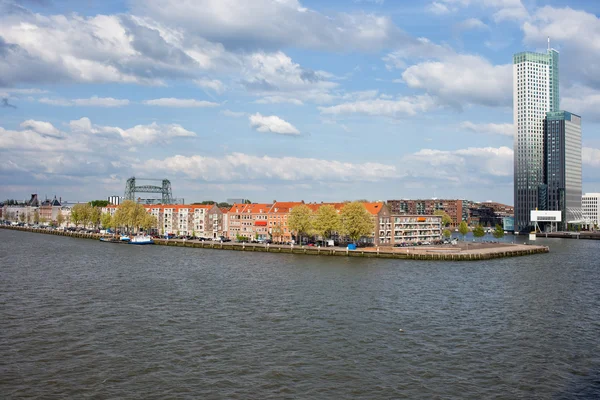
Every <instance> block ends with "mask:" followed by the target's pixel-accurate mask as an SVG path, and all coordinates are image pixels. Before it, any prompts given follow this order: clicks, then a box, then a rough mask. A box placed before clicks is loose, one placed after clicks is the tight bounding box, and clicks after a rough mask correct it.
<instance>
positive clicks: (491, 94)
mask: <svg viewBox="0 0 600 400" xmlns="http://www.w3.org/2000/svg"><path fill="white" fill-rule="evenodd" d="M599 15H600V2H598V1H587V0H574V1H558V0H552V1H546V2H544V1H539V0H538V1H535V0H436V1H430V0H424V1H408V0H407V1H405V0H394V1H392V0H331V1H315V0H310V1H309V0H305V1H300V0H252V1H247V0H196V1H192V0H152V1H147V0H130V1H125V0H123V1H117V0H102V1H100V0H60V1H59V0H20V1H16V0H0V199H7V198H15V199H26V198H29V196H30V194H32V193H37V194H38V195H39V196H40V197H41V198H44V197H46V196H47V197H53V196H55V195H56V196H57V197H62V199H65V200H70V201H87V200H92V199H105V198H107V197H108V196H111V195H121V196H122V195H123V193H124V189H125V181H126V180H127V178H129V177H132V176H135V177H136V178H138V179H140V178H155V179H165V178H166V179H169V180H170V181H171V184H172V188H173V194H174V196H175V197H178V198H184V199H185V201H186V203H191V202H194V201H201V200H208V199H212V200H217V201H224V200H226V199H227V198H247V199H250V200H252V201H256V202H271V201H273V200H279V201H289V200H304V201H343V200H353V199H369V200H388V199H401V198H411V199H417V198H433V197H436V198H463V199H469V200H474V201H487V200H494V201H499V202H502V203H506V204H513V190H512V187H513V125H512V123H513V113H512V55H513V54H514V53H516V52H519V51H545V49H546V46H547V37H548V36H550V38H551V45H552V47H553V48H555V49H557V50H558V51H559V52H560V97H561V102H560V105H561V109H565V110H567V111H570V112H572V113H575V114H578V115H581V116H582V130H583V150H582V160H583V190H584V192H600V18H599ZM140 183H141V182H140Z"/></svg>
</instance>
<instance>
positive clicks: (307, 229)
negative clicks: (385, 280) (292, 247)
mask: <svg viewBox="0 0 600 400" xmlns="http://www.w3.org/2000/svg"><path fill="white" fill-rule="evenodd" d="M287 222H288V227H289V228H290V230H291V231H292V232H295V233H296V236H298V238H299V241H300V242H301V239H302V237H303V236H308V235H318V236H320V237H321V238H323V239H330V238H331V237H332V235H333V234H334V233H336V232H337V233H338V234H340V235H345V236H348V237H349V238H350V239H351V240H352V241H354V242H356V241H357V240H358V239H360V238H361V237H363V236H369V235H371V234H372V233H373V229H374V227H375V224H374V221H373V216H372V215H371V214H370V213H369V212H368V211H367V209H366V208H365V206H364V204H362V203H360V202H357V201H355V202H352V203H347V204H345V205H344V207H342V209H341V210H340V212H339V213H338V211H337V210H336V209H335V207H334V206H332V205H330V204H326V205H322V206H321V207H319V208H318V210H317V211H316V212H313V211H312V209H311V208H310V207H308V206H307V205H305V204H301V205H299V206H295V207H293V208H292V210H291V211H290V215H289V217H288V221H287ZM282 234H283V232H281V226H276V227H274V228H273V233H272V235H273V237H278V236H280V235H282Z"/></svg>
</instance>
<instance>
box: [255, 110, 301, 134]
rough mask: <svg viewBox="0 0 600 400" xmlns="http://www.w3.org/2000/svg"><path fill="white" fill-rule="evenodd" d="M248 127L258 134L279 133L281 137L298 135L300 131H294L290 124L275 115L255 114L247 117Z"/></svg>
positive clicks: (294, 128)
mask: <svg viewBox="0 0 600 400" xmlns="http://www.w3.org/2000/svg"><path fill="white" fill-rule="evenodd" d="M249 119H250V126H251V127H252V128H254V129H256V130H257V131H258V132H272V133H279V134H282V135H299V134H300V131H299V130H298V129H296V127H294V126H293V125H292V124H290V123H289V122H287V121H284V120H283V119H281V118H279V117H278V116H276V115H271V116H265V115H261V114H260V113H256V114H254V115H251V116H250V117H249Z"/></svg>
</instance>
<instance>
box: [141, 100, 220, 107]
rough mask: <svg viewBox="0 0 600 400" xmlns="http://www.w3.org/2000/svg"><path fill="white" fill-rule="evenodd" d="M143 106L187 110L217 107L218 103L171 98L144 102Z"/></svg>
mask: <svg viewBox="0 0 600 400" xmlns="http://www.w3.org/2000/svg"><path fill="white" fill-rule="evenodd" d="M144 104H146V105H149V106H159V107H178V108H189V107H217V106H219V103H213V102H211V101H206V100H195V99H176V98H173V97H168V98H162V99H154V100H145V101H144Z"/></svg>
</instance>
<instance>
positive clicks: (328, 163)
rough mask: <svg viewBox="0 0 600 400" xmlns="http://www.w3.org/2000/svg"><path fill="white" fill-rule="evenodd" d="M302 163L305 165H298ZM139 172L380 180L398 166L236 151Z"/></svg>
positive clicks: (210, 177) (152, 164)
mask: <svg viewBox="0 0 600 400" xmlns="http://www.w3.org/2000/svg"><path fill="white" fill-rule="evenodd" d="M298 165H302V168H298ZM135 168H136V169H137V170H138V171H145V170H147V169H148V168H152V169H154V170H157V171H164V172H165V173H167V174H185V175H187V176H189V177H190V178H193V179H200V180H204V181H224V182H228V181H240V180H261V179H268V180H270V179H278V180H283V181H298V180H311V181H380V180H382V179H386V178H393V177H397V176H398V173H397V171H396V167H394V166H392V165H385V164H379V163H363V164H355V163H349V162H341V161H333V160H322V159H314V158H299V157H269V156H263V157H259V156H254V155H248V154H243V153H233V154H229V155H226V156H224V157H221V158H217V157H203V156H199V155H196V156H191V157H186V156H182V155H176V156H173V157H168V158H165V159H162V160H148V161H146V162H143V163H140V164H136V165H135Z"/></svg>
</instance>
